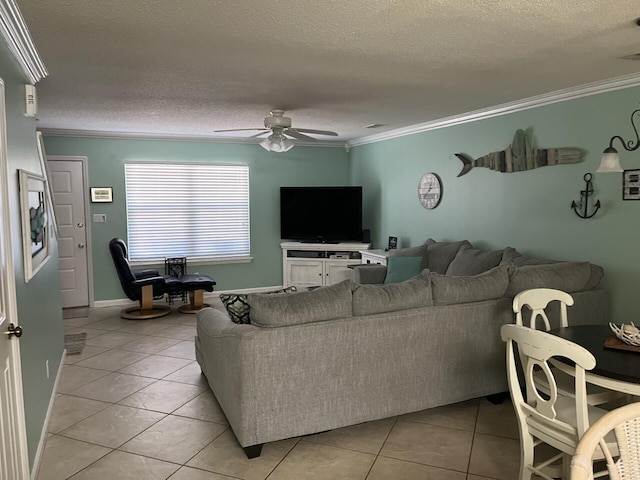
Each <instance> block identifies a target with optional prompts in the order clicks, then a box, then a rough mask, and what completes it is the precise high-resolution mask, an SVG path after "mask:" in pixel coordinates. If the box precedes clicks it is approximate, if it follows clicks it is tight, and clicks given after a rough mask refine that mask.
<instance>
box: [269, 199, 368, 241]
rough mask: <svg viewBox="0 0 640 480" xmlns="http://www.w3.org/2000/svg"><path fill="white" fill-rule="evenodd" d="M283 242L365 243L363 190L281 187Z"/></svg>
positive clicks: (281, 229)
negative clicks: (363, 241) (363, 231)
mask: <svg viewBox="0 0 640 480" xmlns="http://www.w3.org/2000/svg"><path fill="white" fill-rule="evenodd" d="M280 238H282V239H284V240H297V241H301V242H312V243H313V242H317V243H337V242H347V241H357V242H360V241H362V187H354V186H337V187H280Z"/></svg>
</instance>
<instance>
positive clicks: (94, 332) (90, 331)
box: [76, 324, 107, 339]
mask: <svg viewBox="0 0 640 480" xmlns="http://www.w3.org/2000/svg"><path fill="white" fill-rule="evenodd" d="M92 326H93V324H91V325H89V326H87V327H82V328H79V329H78V331H77V332H76V333H80V332H84V333H86V334H87V339H89V338H94V337H97V336H99V335H104V334H105V333H107V332H106V330H98V329H97V328H91V327H92Z"/></svg>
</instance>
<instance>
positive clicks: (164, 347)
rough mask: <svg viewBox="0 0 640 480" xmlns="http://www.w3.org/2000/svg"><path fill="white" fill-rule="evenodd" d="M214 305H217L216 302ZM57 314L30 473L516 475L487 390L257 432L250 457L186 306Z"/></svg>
mask: <svg viewBox="0 0 640 480" xmlns="http://www.w3.org/2000/svg"><path fill="white" fill-rule="evenodd" d="M217 306H218V307H219V308H221V305H217ZM120 308H121V307H117V308H116V307H104V308H92V309H90V310H89V312H88V315H87V316H86V317H82V318H71V319H66V320H65V329H66V332H67V333H80V332H87V344H86V346H85V347H84V350H83V352H82V353H81V354H80V355H70V356H67V357H66V360H65V366H64V369H63V373H62V378H61V382H60V385H59V389H58V392H57V394H56V398H55V403H54V408H53V414H52V417H51V422H50V425H49V436H48V438H47V443H46V446H45V449H44V453H43V457H42V462H41V466H40V470H39V474H38V477H37V479H38V480H56V479H67V478H71V479H74V480H83V479H92V480H96V479H98V480H100V479H120V478H127V479H136V480H146V479H167V478H169V479H171V480H231V479H244V480H263V479H268V480H307V479H308V480H316V479H318V480H331V479H340V480H349V479H359V480H364V479H367V480H394V479H402V480H413V479H420V480H481V479H484V480H487V479H500V480H514V479H515V478H516V477H517V472H518V463H519V459H520V457H519V441H518V429H517V425H516V421H515V415H514V413H513V408H512V406H511V404H510V403H509V402H508V401H507V402H505V403H504V404H502V405H493V404H491V403H489V402H488V401H486V400H485V399H474V400H470V401H467V402H463V403H459V404H455V405H449V406H445V407H440V408H434V409H431V410H425V411H421V412H416V413H412V414H408V415H401V416H399V417H393V418H386V419H383V420H379V421H375V422H369V423H365V424H361V425H355V426H352V427H346V428H342V429H338V430H333V431H329V432H325V433H320V434H316V435H310V436H306V437H301V438H292V439H288V440H282V441H279V442H274V443H269V444H266V445H265V447H264V449H263V452H262V455H261V456H260V457H259V458H256V459H253V460H248V459H247V458H246V457H245V455H244V452H243V450H242V449H241V448H240V446H239V445H238V444H237V442H236V440H235V437H234V436H233V433H232V432H231V430H230V429H229V427H228V424H227V422H226V419H225V417H224V414H223V413H222V411H221V410H220V407H219V406H218V404H217V402H216V400H215V398H214V397H213V395H212V393H211V391H210V390H209V388H208V387H207V384H206V380H205V379H204V377H203V376H202V375H201V374H200V369H199V367H198V364H197V363H196V362H195V354H194V346H193V337H194V335H195V316H194V315H185V314H180V313H178V312H177V309H174V312H173V313H172V314H171V315H169V316H166V317H163V318H160V319H154V320H145V321H131V320H123V319H121V318H120V317H119V315H118V312H119V310H120Z"/></svg>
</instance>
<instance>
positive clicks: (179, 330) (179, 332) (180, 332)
mask: <svg viewBox="0 0 640 480" xmlns="http://www.w3.org/2000/svg"><path fill="white" fill-rule="evenodd" d="M153 335H154V336H158V337H167V338H176V339H179V340H193V339H194V338H195V336H196V327H195V326H190V325H175V326H172V327H168V328H165V329H164V330H160V331H159V332H156V333H154V334H153Z"/></svg>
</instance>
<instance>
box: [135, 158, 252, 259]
mask: <svg viewBox="0 0 640 480" xmlns="http://www.w3.org/2000/svg"><path fill="white" fill-rule="evenodd" d="M125 183H126V196H127V229H128V242H127V244H128V248H129V258H130V259H131V261H132V262H138V263H158V262H161V261H163V260H164V258H165V257H187V258H188V259H189V260H195V261H200V262H206V261H248V260H249V255H250V250H249V246H250V241H249V240H250V237H249V167H248V166H247V165H225V164H202V163H199V164H193V163H192V164H168V163H130V164H126V165H125Z"/></svg>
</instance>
